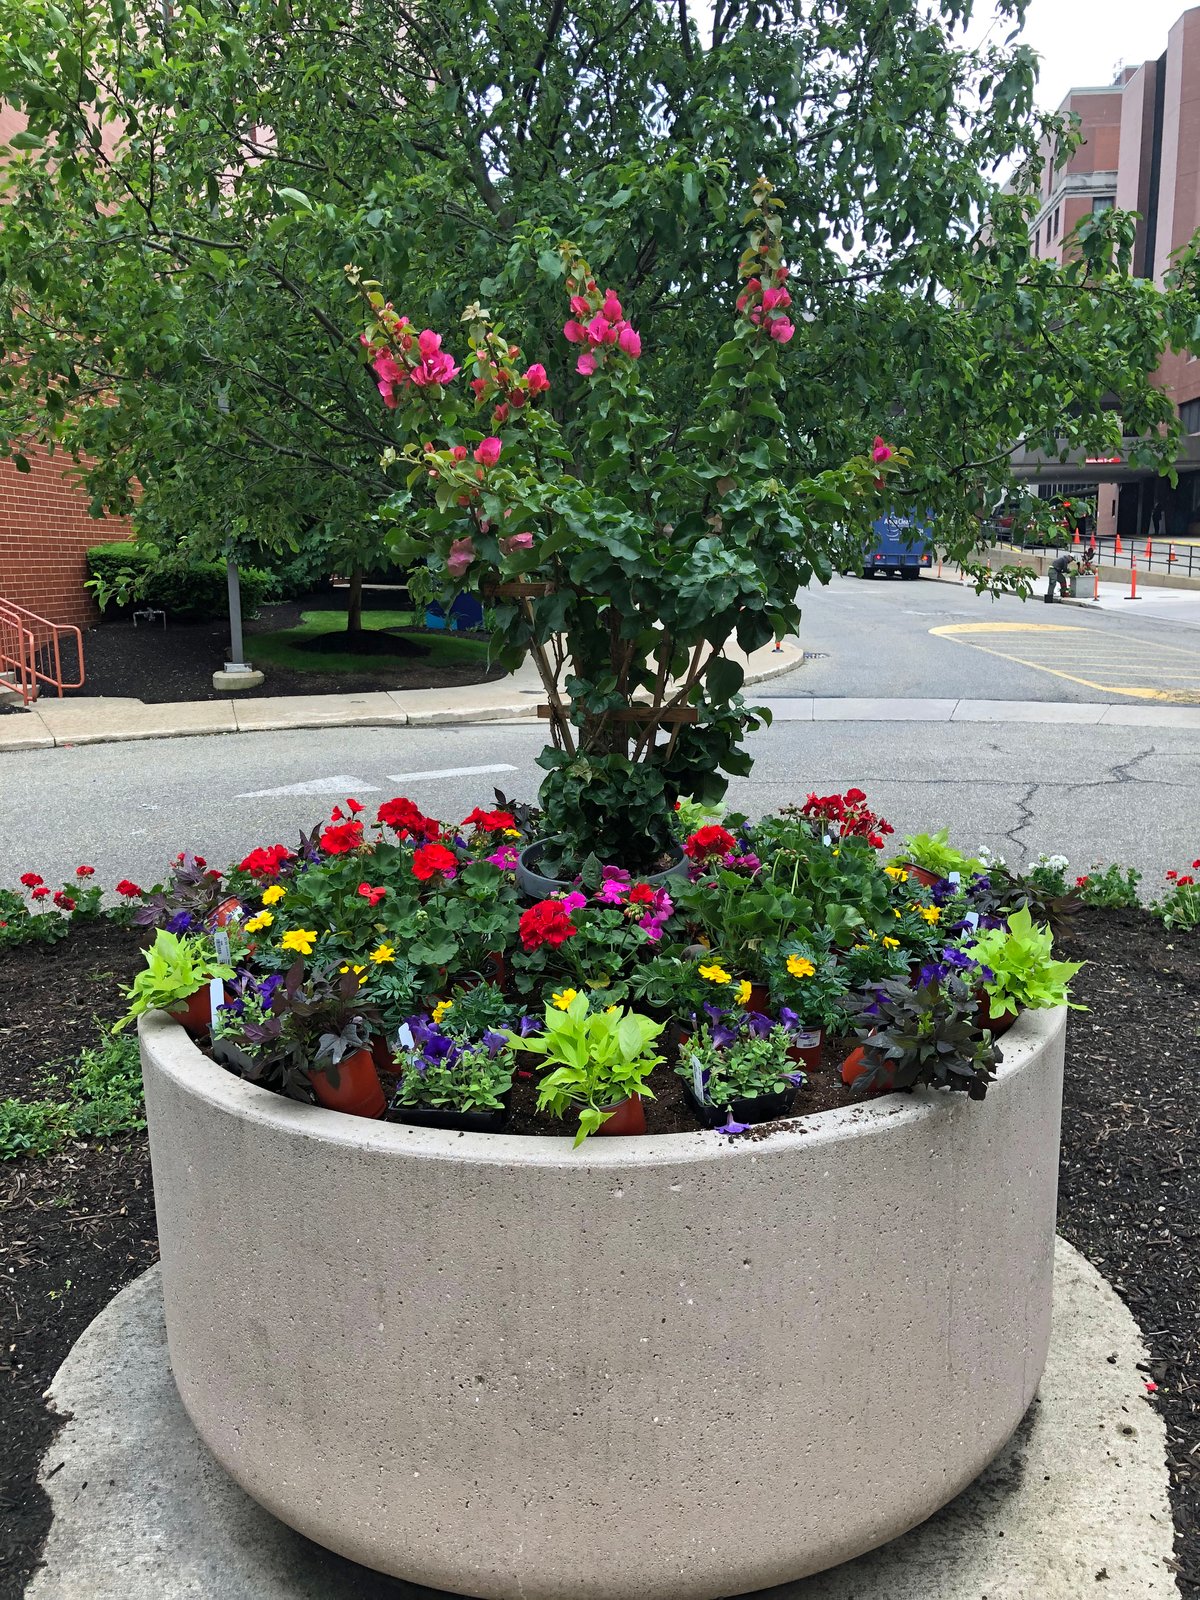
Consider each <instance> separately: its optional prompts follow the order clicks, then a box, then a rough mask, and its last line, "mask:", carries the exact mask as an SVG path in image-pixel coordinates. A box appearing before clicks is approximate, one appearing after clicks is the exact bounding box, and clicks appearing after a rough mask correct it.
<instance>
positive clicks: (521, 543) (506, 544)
mask: <svg viewBox="0 0 1200 1600" xmlns="http://www.w3.org/2000/svg"><path fill="white" fill-rule="evenodd" d="M500 548H501V550H503V551H504V554H505V555H506V556H514V555H516V554H517V552H518V551H519V550H532V549H533V535H532V534H531V533H512V534H510V535H509V536H508V538H507V539H501V541H500Z"/></svg>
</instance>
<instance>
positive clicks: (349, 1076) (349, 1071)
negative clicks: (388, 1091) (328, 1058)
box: [308, 1050, 387, 1117]
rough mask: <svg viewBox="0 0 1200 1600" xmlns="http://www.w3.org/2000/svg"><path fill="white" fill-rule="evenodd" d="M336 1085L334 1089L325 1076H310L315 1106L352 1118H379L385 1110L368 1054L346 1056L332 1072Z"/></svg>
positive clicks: (356, 1053)
mask: <svg viewBox="0 0 1200 1600" xmlns="http://www.w3.org/2000/svg"><path fill="white" fill-rule="evenodd" d="M336 1071H337V1075H338V1081H337V1087H336V1088H334V1086H333V1084H332V1082H331V1081H330V1078H329V1074H328V1073H327V1072H310V1073H309V1075H308V1081H309V1082H310V1083H311V1084H312V1091H313V1094H314V1095H316V1097H317V1103H318V1105H323V1106H328V1107H329V1109H330V1110H331V1111H345V1112H347V1113H349V1115H350V1116H352V1117H381V1116H382V1115H383V1113H384V1112H385V1111H386V1110H387V1101H386V1100H385V1099H384V1097H383V1089H382V1087H381V1085H380V1082H379V1074H378V1072H376V1070H375V1063H374V1061H372V1059H371V1052H370V1051H369V1050H356V1051H355V1052H354V1054H353V1055H349V1056H346V1057H345V1058H344V1059H343V1060H342V1061H340V1062H339V1063H338V1065H337V1068H336Z"/></svg>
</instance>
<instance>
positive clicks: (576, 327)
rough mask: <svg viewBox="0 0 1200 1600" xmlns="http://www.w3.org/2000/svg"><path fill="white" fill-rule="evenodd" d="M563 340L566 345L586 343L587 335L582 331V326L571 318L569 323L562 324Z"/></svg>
mask: <svg viewBox="0 0 1200 1600" xmlns="http://www.w3.org/2000/svg"><path fill="white" fill-rule="evenodd" d="M563 338H564V339H565V340H566V341H567V343H568V344H584V343H586V341H587V334H586V333H585V331H584V328H583V324H582V323H579V322H576V321H575V319H574V318H572V319H571V321H570V322H564V323H563Z"/></svg>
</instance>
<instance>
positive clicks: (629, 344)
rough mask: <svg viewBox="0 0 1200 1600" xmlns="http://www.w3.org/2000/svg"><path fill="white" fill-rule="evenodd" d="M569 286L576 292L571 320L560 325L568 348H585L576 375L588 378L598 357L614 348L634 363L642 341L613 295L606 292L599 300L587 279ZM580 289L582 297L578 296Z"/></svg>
mask: <svg viewBox="0 0 1200 1600" xmlns="http://www.w3.org/2000/svg"><path fill="white" fill-rule="evenodd" d="M569 282H570V283H571V285H572V287H573V289H574V290H575V292H574V293H572V295H571V316H570V319H569V321H567V322H566V323H564V324H563V338H564V339H566V341H567V343H568V344H581V345H583V346H584V347H585V348H584V350H583V352H582V354H581V355H580V357H579V359H578V361H576V363H575V370H576V372H579V373H582V374H583V376H584V377H585V378H590V377H591V376H592V374H593V373H594V372H595V370H596V368H597V366H598V365H599V356H600V354H602V353H603V352H604V351H605V350H610V349H612V348H613V347H614V346H615V347H616V348H617V349H618V350H620V352H621V353H622V355H626V356H628V357H629V359H630V360H631V361H636V360H637V358H638V357H639V356H640V355H641V353H642V338H641V335H640V334H639V333H638V331H637V329H636V328H635V327H634V326H633V324H632V323H631V322H630V321H629V320H628V319H627V318H626V316H625V312H624V310H623V309H622V306H621V302H620V301H619V300H618V299H617V297H616V295H615V294H614V293H613V291H612V290H611V289H606V290H605V291H604V296H603V298H601V295H600V291H599V289H598V288H597V287H596V282H595V279H594V278H586V279H584V281H583V283H582V284H580V283H579V282H578V280H575V279H572V280H569ZM581 287H582V288H583V289H584V290H585V293H583V294H580V293H579V292H578V290H579V289H580V288H581ZM584 318H586V319H587V320H586V321H584Z"/></svg>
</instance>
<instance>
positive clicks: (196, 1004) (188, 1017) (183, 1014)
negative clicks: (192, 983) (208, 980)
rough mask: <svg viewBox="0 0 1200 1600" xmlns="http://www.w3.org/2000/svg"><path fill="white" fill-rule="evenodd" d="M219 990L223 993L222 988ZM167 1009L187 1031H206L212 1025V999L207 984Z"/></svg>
mask: <svg viewBox="0 0 1200 1600" xmlns="http://www.w3.org/2000/svg"><path fill="white" fill-rule="evenodd" d="M221 992H222V995H224V989H222V991H221ZM168 1009H169V1011H170V1014H171V1016H173V1017H174V1018H175V1020H176V1022H181V1023H182V1024H183V1026H184V1027H185V1028H186V1029H187V1031H188V1032H189V1033H207V1032H208V1030H209V1029H210V1028H211V1027H212V1000H211V998H210V996H209V990H208V985H207V984H205V985H204V987H203V988H202V989H197V990H196V992H195V993H194V994H190V995H188V997H187V999H186V1000H181V1001H180V1002H179V1004H178V1005H176V1006H171V1007H169V1008H168Z"/></svg>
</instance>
